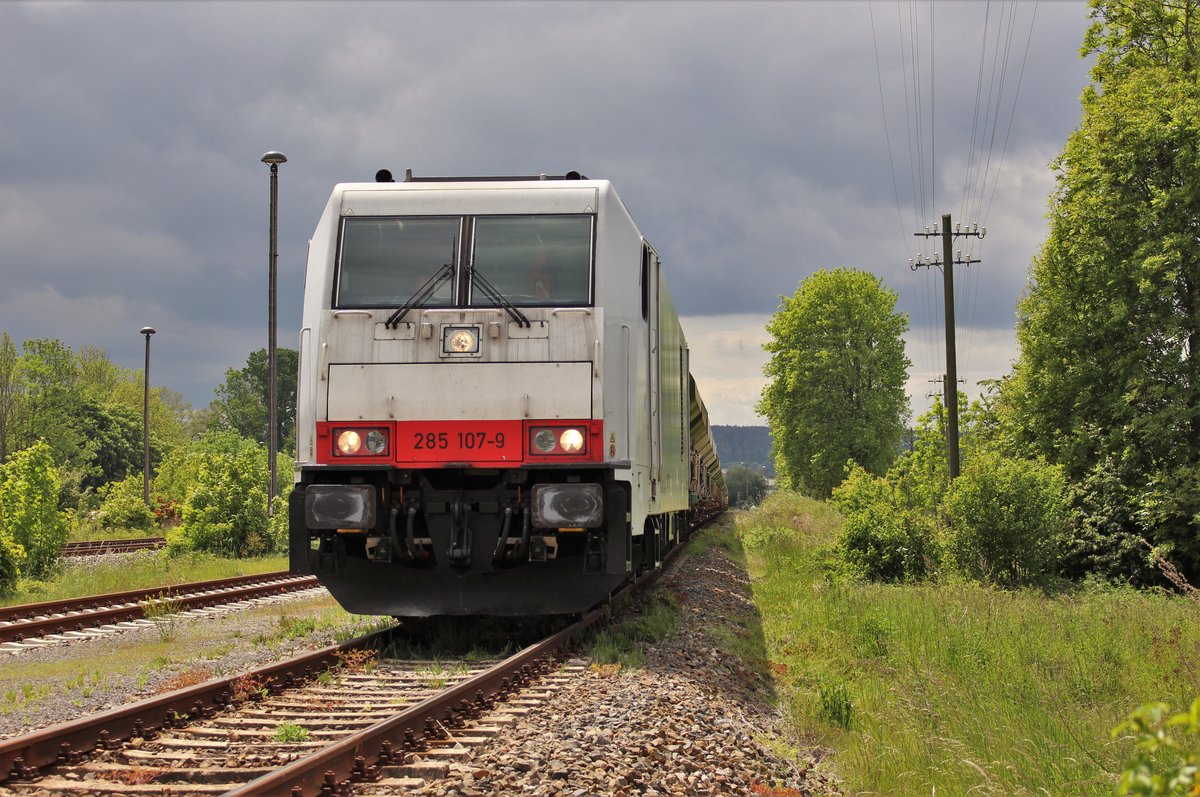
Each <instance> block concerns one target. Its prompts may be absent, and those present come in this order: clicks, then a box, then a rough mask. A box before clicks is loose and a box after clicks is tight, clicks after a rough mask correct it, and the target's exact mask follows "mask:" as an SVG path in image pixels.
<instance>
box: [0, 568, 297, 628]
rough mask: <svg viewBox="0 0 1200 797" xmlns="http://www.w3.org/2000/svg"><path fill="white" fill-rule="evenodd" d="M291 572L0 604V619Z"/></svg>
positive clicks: (130, 600) (273, 577)
mask: <svg viewBox="0 0 1200 797" xmlns="http://www.w3.org/2000/svg"><path fill="white" fill-rule="evenodd" d="M289 575H291V574H290V573H289V572H288V571H287V570H275V571H272V572H270V573H256V574H254V575H249V576H232V577H230V578H215V579H211V580H208V581H192V582H185V583H183V584H167V585H165V586H161V587H146V588H143V589H132V590H128V591H126V592H109V593H106V594H103V595H85V596H82V597H78V598H63V599H61V600H53V601H44V602H42V603H24V604H20V605H17V606H4V607H0V623H2V622H13V621H14V620H28V619H33V618H34V617H41V616H43V615H50V614H62V613H64V612H70V611H76V612H80V611H87V610H89V609H98V608H100V607H102V606H114V605H117V604H120V603H137V602H138V601H144V600H151V599H153V598H159V597H173V596H175V595H178V594H180V593H181V592H185V591H186V592H199V591H203V590H211V589H220V588H221V587H229V586H240V585H242V584H253V583H256V582H259V581H269V580H274V581H278V580H280V579H283V578H287V577H288V576H289Z"/></svg>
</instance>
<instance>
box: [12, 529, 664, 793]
mask: <svg viewBox="0 0 1200 797" xmlns="http://www.w3.org/2000/svg"><path fill="white" fill-rule="evenodd" d="M681 548H682V546H680V547H678V548H677V549H676V553H678V551H679V550H680V549H681ZM661 572H662V571H661V570H658V571H655V572H653V573H650V574H647V576H646V577H644V578H641V579H639V580H638V581H637V582H636V583H635V584H633V585H631V586H629V587H628V588H626V589H625V590H624V591H622V592H621V593H619V594H618V595H615V596H613V598H612V600H611V601H610V602H609V604H606V605H605V606H602V607H600V608H597V609H595V610H593V611H592V612H589V613H588V614H587V615H586V616H584V617H583V618H581V619H580V620H579V621H577V622H575V623H574V624H572V625H571V626H569V627H568V628H565V629H563V630H561V631H559V632H557V633H555V634H553V635H551V636H549V637H547V638H545V639H543V640H542V641H540V642H537V643H536V644H533V645H530V646H528V647H526V648H525V649H523V650H521V651H520V652H519V653H517V654H516V655H513V656H510V657H508V658H506V659H503V660H502V661H497V662H494V663H493V662H474V663H467V662H458V663H457V664H449V663H446V662H441V663H438V662H429V661H405V660H394V659H382V660H378V661H374V660H373V659H372V657H371V656H370V655H369V654H368V653H366V652H365V651H369V650H378V649H386V647H387V643H388V641H389V640H388V635H389V634H392V633H394V632H395V631H396V629H389V630H387V631H383V632H378V633H376V634H372V635H368V636H366V637H362V638H360V639H358V640H353V641H351V642H348V643H345V644H343V645H339V646H331V647H328V648H324V649H322V650H319V651H315V652H313V653H309V654H305V655H302V656H297V657H295V658H292V659H289V660H288V661H285V662H279V663H275V664H271V665H268V666H266V667H262V668H259V669H257V670H254V671H251V672H248V673H244V674H242V675H239V676H236V677H232V676H231V677H226V678H218V679H214V680H212V681H209V682H207V683H204V684H199V685H196V686H192V687H188V688H185V689H181V690H178V691H174V692H170V693H167V694H163V695H159V696H157V697H154V698H150V699H148V700H143V701H141V702H138V703H135V704H132V705H130V706H126V707H121V708H117V709H112V710H110V711H107V712H104V713H101V714H98V715H94V716H91V717H86V718H83V719H80V720H77V721H75V722H70V723H64V724H61V725H57V726H53V727H50V728H45V729H42V730H40V731H35V732H33V733H31V734H28V735H25V736H21V737H16V738H13V739H9V740H6V741H2V742H0V791H3V792H4V793H11V794H21V795H41V794H56V795H58V794H61V795H89V797H90V796H91V795H109V794H111V795H116V794H122V795H126V794H132V795H137V794H156V795H157V794H196V795H205V794H225V795H241V796H245V795H289V797H303V795H318V794H319V795H349V794H355V795H384V794H395V793H398V792H399V791H407V790H411V789H418V788H421V787H422V786H423V785H425V784H426V783H427V782H428V781H429V780H432V779H439V778H443V777H445V776H446V774H447V771H448V769H449V768H450V766H451V762H452V761H454V760H456V759H458V760H462V759H469V758H470V757H471V755H472V748H473V747H474V746H476V745H479V744H482V743H483V742H485V741H486V740H488V739H489V738H491V737H494V736H496V735H498V734H501V735H502V734H504V733H505V729H506V727H507V726H510V725H512V724H513V723H515V722H516V721H517V720H518V719H519V718H520V717H521V716H522V715H523V714H526V713H528V712H530V711H536V710H538V706H540V705H542V704H544V703H545V702H546V701H547V700H550V699H552V697H553V695H554V692H555V686H557V685H565V684H567V683H570V682H571V681H572V680H573V679H574V678H577V677H578V673H577V672H575V670H577V669H578V668H579V667H581V666H582V665H581V664H571V663H568V664H567V665H565V666H563V665H562V664H561V661H562V658H563V656H564V655H565V650H566V649H567V647H568V646H569V645H570V644H571V642H572V641H574V640H575V639H577V638H578V637H579V636H580V635H581V634H582V633H583V632H584V631H585V630H586V629H588V628H589V627H590V626H592V625H594V624H596V623H597V622H599V621H601V620H602V619H603V618H604V617H605V616H606V615H607V614H608V612H609V611H610V608H611V606H612V605H615V604H620V603H624V602H625V601H626V600H628V599H629V598H630V597H632V596H633V595H635V594H637V593H639V592H642V591H644V590H645V589H646V588H647V587H648V586H649V585H651V584H653V583H654V582H655V581H656V580H657V578H658V576H659V574H660V573H661ZM489 665H490V666H489ZM501 738H503V737H501Z"/></svg>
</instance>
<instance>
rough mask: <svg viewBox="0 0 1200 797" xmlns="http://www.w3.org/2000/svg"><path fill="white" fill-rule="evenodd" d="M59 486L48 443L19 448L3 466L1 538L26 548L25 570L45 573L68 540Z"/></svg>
mask: <svg viewBox="0 0 1200 797" xmlns="http://www.w3.org/2000/svg"><path fill="white" fill-rule="evenodd" d="M59 488H60V483H59V478H58V471H57V469H55V467H54V460H53V459H52V458H51V453H50V446H48V445H47V444H46V443H43V442H38V443H36V444H34V445H32V446H30V447H29V448H27V449H24V450H23V451H18V452H17V453H16V454H14V455H13V456H12V458H11V459H10V460H9V461H8V462H6V463H5V464H4V465H3V466H0V529H2V531H0V538H7V539H10V540H12V541H13V542H15V543H16V544H17V545H19V546H20V547H21V548H22V549H23V550H24V555H25V562H24V565H23V566H22V569H21V572H22V573H23V574H27V575H33V576H43V575H45V574H46V572H47V571H48V570H49V569H50V567H51V565H53V564H54V563H55V562H56V561H57V560H58V551H59V549H60V548H62V546H63V543H65V542H66V541H67V523H66V520H65V519H64V518H63V515H62V513H61V512H59V511H58V492H59ZM0 558H2V557H0ZM0 566H2V565H0Z"/></svg>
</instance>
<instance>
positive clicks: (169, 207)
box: [0, 2, 1087, 422]
mask: <svg viewBox="0 0 1200 797" xmlns="http://www.w3.org/2000/svg"><path fill="white" fill-rule="evenodd" d="M1006 8H1007V7H1006ZM916 11H917V13H920V14H926V13H935V14H936V23H937V28H936V30H937V33H938V39H937V41H936V46H937V48H936V55H935V65H936V66H937V67H938V69H937V70H936V73H934V77H935V88H936V91H937V94H936V107H935V108H934V107H930V106H928V105H924V106H922V108H923V112H924V113H926V115H927V116H929V115H932V116H933V117H934V119H935V120H936V122H937V125H936V142H937V152H938V156H937V161H936V168H932V169H929V170H927V172H926V173H924V174H925V175H926V176H927V177H928V179H929V181H930V182H929V184H930V185H933V186H936V189H937V190H936V196H937V197H938V199H937V200H936V204H934V202H930V201H929V198H928V197H927V198H926V200H925V201H924V203H923V202H922V201H921V199H920V196H919V192H915V191H913V190H912V186H913V185H914V183H915V182H919V180H920V179H925V177H923V176H921V175H920V174H915V173H914V168H915V164H916V159H915V158H914V157H913V155H914V154H915V153H917V152H926V151H928V152H932V151H933V148H932V144H933V143H934V142H933V141H932V140H931V139H930V137H929V136H928V135H927V136H925V137H924V138H923V139H921V140H920V141H917V137H916V136H915V135H914V136H913V137H912V139H911V140H910V138H909V122H910V121H911V120H912V118H913V117H912V116H911V115H910V114H909V109H910V108H915V107H916V103H915V98H914V97H913V95H912V93H911V89H912V88H913V85H912V84H911V79H912V75H911V73H910V72H908V71H906V70H909V69H910V67H911V64H912V59H911V55H912V52H913V51H912V50H911V49H909V50H905V51H904V52H902V51H901V49H900V48H901V44H902V42H905V41H907V42H908V44H906V45H905V46H906V47H909V48H911V39H907V40H906V39H904V38H903V36H904V35H911V28H910V27H908V26H907V22H908V20H906V19H905V18H903V15H904V14H907V13H908V12H907V11H904V10H903V9H901V8H900V7H899V6H891V5H886V4H882V3H875V4H873V5H868V4H866V3H844V2H805V3H722V2H716V3H687V2H685V3H632V2H613V3H586V2H585V3H555V2H540V3H417V2H413V3H337V4H321V3H290V2H244V3H148V4H144V3H135V4H121V3H74V4H72V3H53V4H50V3H4V4H0V29H3V30H4V31H5V47H4V48H0V103H2V104H3V107H4V108H5V114H4V116H3V117H2V118H0V159H2V160H3V162H4V164H5V169H4V172H3V174H0V271H2V273H3V276H4V280H5V285H6V293H5V295H4V296H3V297H0V311H2V312H3V316H2V319H0V327H3V328H4V329H6V330H8V331H9V332H10V334H12V335H13V337H14V338H17V339H24V338H29V337H61V338H62V339H63V340H64V341H65V342H67V343H68V344H69V345H72V346H76V347H78V346H79V345H82V344H84V343H88V344H98V345H102V346H106V347H107V348H108V349H109V350H110V353H111V354H112V356H113V357H114V358H115V359H117V360H118V361H119V362H121V363H122V364H124V365H127V366H130V367H138V366H139V365H140V357H141V344H142V341H141V339H140V337H139V336H137V334H136V329H137V328H139V327H140V326H141V325H143V324H145V323H150V324H152V325H154V326H156V327H158V328H159V330H160V332H159V336H158V337H156V339H155V346H156V347H158V346H159V344H160V341H161V346H162V357H161V363H162V367H161V369H157V368H156V373H161V374H162V375H163V379H164V381H165V382H166V384H168V385H169V386H170V387H172V388H174V389H177V390H180V391H182V392H183V393H184V394H185V395H186V397H187V398H188V399H189V400H191V401H193V402H195V403H197V404H206V403H207V402H208V401H209V400H210V399H211V397H212V389H213V387H215V385H216V384H217V383H218V382H219V381H220V379H221V378H222V377H223V372H224V368H226V367H237V366H240V365H241V364H242V363H244V362H245V359H246V356H247V354H248V353H249V352H250V351H252V350H254V349H257V348H261V347H263V346H265V345H266V324H267V320H266V315H267V308H266V299H267V297H266V260H267V248H268V245H267V220H268V216H267V186H268V182H267V170H266V167H265V166H263V164H261V163H260V162H259V157H260V156H261V154H262V153H263V152H265V151H267V150H270V149H278V150H280V151H283V152H284V153H286V154H287V156H288V158H289V161H288V163H287V164H285V165H284V166H283V167H281V170H280V177H279V179H280V205H279V214H280V215H279V222H280V228H279V252H280V256H279V324H280V332H279V340H280V342H281V345H290V344H291V343H292V342H293V341H295V340H296V338H297V335H298V328H299V324H300V303H301V298H302V291H303V268H304V259H305V242H306V241H307V239H308V237H309V235H310V234H311V232H312V230H313V228H314V226H315V224H316V221H317V218H318V216H319V215H320V212H321V210H322V208H323V207H324V204H325V201H326V198H327V196H328V192H329V190H330V188H331V187H332V186H333V185H334V184H335V183H338V182H346V181H354V180H370V179H371V178H372V175H373V174H374V173H375V171H376V170H377V169H379V168H384V167H386V168H390V169H392V171H393V172H395V173H397V174H401V173H403V170H404V169H405V168H406V167H411V168H413V169H414V171H415V172H416V173H418V174H422V175H448V174H514V173H515V174H520V173H528V174H533V173H539V172H550V173H555V172H558V173H561V172H564V171H566V170H568V169H579V170H581V171H583V172H584V173H585V174H588V175H589V176H591V177H599V178H607V179H611V180H613V182H614V184H615V185H616V187H617V189H618V191H619V192H620V194H621V196H622V198H623V200H624V201H625V203H626V205H627V206H628V207H629V208H630V210H631V212H632V213H633V216H634V218H635V219H636V220H637V221H638V224H639V226H640V227H641V228H642V230H643V232H644V233H645V234H646V235H647V237H648V238H649V239H650V240H651V241H652V242H653V243H654V244H655V246H656V248H657V249H658V251H659V252H660V254H661V255H662V257H663V260H664V263H665V264H666V269H667V274H668V281H669V284H670V287H671V293H672V296H673V297H674V299H675V301H676V304H677V306H678V307H679V309H680V312H681V313H683V314H684V315H685V316H687V317H688V319H689V322H691V323H693V326H695V327H696V328H697V330H698V331H697V332H696V333H695V334H696V335H697V337H696V342H695V343H696V345H697V346H699V347H700V348H702V349H711V350H712V352H713V357H712V359H714V360H716V361H720V362H723V363H725V364H726V365H727V366H728V368H729V369H731V370H729V371H727V372H721V371H709V372H708V373H707V374H706V377H705V378H706V379H707V380H708V381H710V382H711V383H712V385H713V387H712V389H711V390H710V391H706V393H705V395H706V401H707V402H708V405H709V408H710V411H712V412H713V413H714V414H715V415H717V416H718V417H720V416H721V415H723V414H725V413H726V412H727V413H728V416H729V417H730V418H740V419H743V421H731V422H749V421H750V420H751V416H752V406H753V403H754V401H755V400H756V399H757V391H758V389H759V387H757V386H756V383H755V381H754V380H755V379H760V378H761V375H760V374H758V373H756V368H754V367H750V366H749V362H750V360H751V359H752V358H750V357H749V356H748V355H747V356H746V357H742V358H739V357H737V356H736V354H735V352H737V351H739V350H738V349H737V348H736V345H738V344H739V343H740V345H742V346H743V347H744V350H746V351H754V350H756V347H757V346H758V345H760V343H759V342H756V341H757V340H758V339H757V337H756V336H757V335H760V334H761V331H756V330H755V327H756V326H758V327H761V325H762V324H761V323H759V322H758V321H752V320H751V319H761V321H763V322H765V318H766V316H767V314H769V313H770V312H772V311H773V310H774V309H775V307H776V305H777V296H778V295H779V294H781V293H782V294H790V293H792V292H793V291H794V290H795V288H796V286H797V285H798V284H799V282H800V281H801V280H802V279H804V277H806V276H807V275H808V274H810V273H812V271H814V270H816V269H818V268H828V267H835V266H840V265H850V266H856V267H860V268H866V269H870V270H871V271H873V272H874V273H876V274H878V275H880V276H881V277H882V278H883V279H884V280H885V282H886V283H887V284H888V285H890V286H892V287H893V288H894V289H896V290H897V292H898V294H899V307H900V309H902V310H904V311H905V312H907V313H908V314H909V316H910V318H911V322H912V325H913V328H914V334H913V336H912V339H913V345H912V349H913V350H914V351H918V352H920V354H919V356H916V355H911V354H910V356H912V357H913V360H914V378H916V377H915V375H916V374H917V373H918V372H920V373H922V374H923V373H926V372H930V371H932V370H933V369H936V368H938V366H937V365H936V359H937V355H936V354H935V350H936V346H937V345H939V344H938V343H937V341H938V340H939V339H940V325H941V318H940V314H941V309H940V298H938V297H939V295H940V294H939V291H938V285H937V278H936V276H935V275H934V274H930V273H921V274H912V273H911V272H909V271H908V270H907V267H906V261H907V259H908V258H909V257H910V256H912V254H913V253H914V252H915V251H917V247H918V246H919V245H920V244H919V242H918V240H917V239H914V238H913V237H912V235H911V233H912V231H913V230H915V229H917V228H918V227H919V226H920V225H921V224H924V223H928V221H929V220H930V218H929V217H932V216H934V215H936V214H940V213H941V212H944V211H945V210H947V209H949V210H951V211H952V212H954V213H955V214H956V217H957V216H958V215H959V214H961V213H963V212H965V211H960V209H959V204H960V202H959V199H958V194H959V193H961V189H962V186H963V183H964V177H965V176H966V175H967V174H968V173H970V171H971V169H972V168H976V169H977V168H978V164H979V162H980V161H979V160H978V159H973V157H972V148H971V146H970V142H971V141H972V140H976V141H983V139H982V138H979V137H977V138H975V139H973V138H972V131H973V130H976V131H978V130H979V129H981V128H983V127H984V125H983V121H981V120H985V119H986V118H988V111H987V109H986V108H985V107H981V106H979V105H978V104H976V99H975V97H976V89H977V87H978V85H979V80H978V78H977V75H978V70H979V67H980V64H981V59H980V53H981V52H984V53H988V54H991V53H995V54H996V56H997V58H999V57H1000V55H1001V54H1002V52H1004V51H1003V50H997V49H994V48H992V47H991V44H992V43H993V42H994V41H995V40H994V39H989V38H988V37H987V36H985V35H984V31H985V29H984V25H983V23H984V18H985V17H987V14H988V13H990V12H988V10H987V9H986V8H984V9H981V8H980V7H979V6H978V5H977V4H970V3H962V4H947V3H935V4H931V5H930V6H929V8H927V9H926V8H917V9H916ZM898 12H900V13H899V15H898ZM995 13H999V12H998V11H997V12H995ZM1013 13H1016V14H1017V15H1018V16H1017V17H1016V18H1015V19H1016V24H1015V25H1014V27H1013V30H1015V31H1017V32H1018V33H1020V32H1022V31H1025V30H1028V25H1027V23H1028V21H1029V20H1030V19H1031V17H1032V13H1033V6H1031V5H1029V4H1015V7H1014V8H1013ZM1036 14H1037V18H1036V24H1035V25H1034V27H1033V29H1032V30H1033V38H1032V39H1031V40H1030V48H1029V56H1028V60H1027V62H1026V63H1025V71H1024V78H1023V82H1022V84H1021V89H1020V96H1019V102H1018V103H1017V105H1016V109H1017V112H1016V116H1015V117H1014V120H1013V124H1012V128H1011V130H1012V132H1011V136H1009V135H1008V132H1007V128H1006V127H1001V128H998V133H997V144H996V146H997V148H998V147H999V144H1000V141H1001V139H1000V138H999V136H1000V135H1004V136H1008V138H1007V141H1008V146H1007V149H1006V150H1005V153H1004V159H1003V169H1002V170H999V171H998V175H999V177H998V180H996V181H994V185H995V192H994V200H993V199H992V196H993V195H992V194H990V193H989V194H988V207H990V212H989V213H988V218H987V222H988V227H989V235H988V238H987V239H986V242H985V243H984V245H983V246H980V247H977V248H976V249H975V250H974V251H975V252H976V254H977V256H980V257H981V258H982V259H983V261H984V262H983V263H982V264H980V265H979V266H977V267H976V266H973V267H972V268H971V269H970V270H969V271H967V272H965V273H964V274H963V277H962V281H961V291H962V294H961V299H960V303H959V307H960V308H961V316H960V317H961V318H962V319H963V321H962V323H963V325H964V328H972V327H974V328H978V329H979V330H983V333H982V334H983V335H984V336H985V337H987V339H988V340H993V339H994V340H996V341H1001V340H1003V339H1004V334H1003V333H1004V331H1005V330H1011V327H1012V318H1013V309H1014V308H1013V306H1014V303H1015V301H1016V297H1017V296H1018V295H1019V294H1020V291H1021V290H1022V288H1023V285H1024V280H1025V273H1026V271H1025V270H1026V268H1027V266H1028V263H1029V260H1030V258H1031V257H1032V256H1033V254H1034V253H1035V252H1036V250H1037V246H1038V245H1039V243H1040V240H1041V238H1042V236H1043V235H1044V221H1043V219H1042V216H1043V213H1044V209H1045V199H1046V195H1047V193H1048V192H1049V191H1050V190H1051V188H1052V185H1053V183H1052V176H1051V175H1050V173H1049V171H1048V169H1047V164H1048V163H1049V161H1050V160H1051V159H1053V157H1054V156H1055V154H1056V153H1057V152H1058V151H1059V150H1060V149H1061V147H1062V144H1063V142H1064V140H1065V137H1066V135H1067V134H1068V133H1069V131H1070V130H1071V129H1072V128H1073V127H1074V125H1075V124H1076V123H1077V122H1078V117H1079V107H1078V102H1077V99H1076V98H1077V96H1078V94H1079V92H1080V90H1081V89H1082V87H1083V85H1084V83H1085V81H1086V64H1085V63H1084V62H1082V61H1080V59H1079V58H1078V45H1079V42H1080V40H1081V37H1082V32H1083V28H1084V26H1085V24H1086V15H1087V9H1086V5H1085V4H1084V3H1082V2H1078V3H1075V2H1072V3H1052V4H1041V5H1039V6H1037V7H1036ZM921 19H922V20H924V21H925V22H928V17H927V16H926V17H922V18H921ZM872 22H874V34H873V33H872ZM997 22H998V20H997V19H995V18H991V19H989V21H988V28H987V29H986V30H987V32H988V36H993V37H994V36H995V35H996V31H998V30H1002V28H999V27H997ZM924 29H925V28H921V30H924ZM905 31H910V32H909V33H905ZM927 44H928V43H925V45H927ZM930 52H931V50H928V49H924V48H922V49H921V50H920V51H919V53H920V54H921V55H922V57H924V56H928V54H929V53H930ZM1023 52H1024V41H1023V40H1018V39H1017V38H1014V41H1013V43H1012V46H1011V47H1010V48H1009V50H1008V59H1009V61H1008V64H1007V66H1008V69H1009V71H1008V72H1006V73H1005V74H1007V75H1010V76H1012V78H1015V75H1016V74H1017V66H1018V61H1017V59H1018V57H1020V56H1021V55H1022V54H1023ZM876 53H878V61H877V60H876V59H877V56H876ZM905 53H908V55H909V56H910V57H909V58H908V59H906V58H905V57H904V55H905ZM877 63H878V70H877V66H876V64H877ZM999 63H1000V61H999V60H998V61H997V64H999ZM984 65H985V66H987V67H988V68H991V67H990V65H989V64H986V63H985V64H984ZM922 74H924V73H922ZM906 75H908V79H909V81H910V83H909V85H908V87H907V89H906V85H905V79H906ZM983 85H985V86H986V85H987V84H986V82H985V83H984V84H983ZM881 88H882V97H881ZM1014 90H1015V84H1014V83H1012V82H1010V83H1009V84H1008V85H1007V90H1006V93H1005V94H1004V95H1003V96H1004V97H1005V98H1006V101H1007V98H1011V97H1013V96H1014ZM906 91H908V93H907V94H906ZM1006 108H1007V106H1004V107H1001V108H1000V109H999V110H1000V112H1002V113H1007V111H1006V110H1005V109H1006ZM1001 118H1002V119H1007V117H1006V116H1001ZM885 119H886V121H887V129H888V132H887V135H885V133H884V121H885ZM933 130H934V128H932V127H931V128H930V130H929V131H927V132H933ZM889 140H890V142H891V145H892V146H891V148H890V151H889V146H888V143H889ZM981 151H982V150H981ZM996 151H997V152H998V149H997V150H996ZM931 157H932V156H931ZM998 164H999V159H998V158H997V159H996V160H995V161H994V162H993V165H994V166H998ZM893 177H894V180H895V182H893ZM930 193H933V192H932V191H931V192H930ZM943 203H945V205H946V207H943ZM705 318H711V319H714V320H712V321H708V322H706V321H705V320H704V319H705ZM733 319H741V320H739V321H735V320H733ZM710 335H711V336H713V337H711V338H710V337H709V336H710ZM742 336H744V339H743V337H742ZM168 341H179V348H178V349H171V348H170V346H173V345H175V344H174V343H168ZM184 341H186V344H185V343H184ZM989 345H990V344H989ZM996 345H998V346H999V345H1002V344H999V343H998V344H996ZM156 351H157V349H156ZM1010 353H1013V354H1015V351H1012V350H1010ZM989 356H990V355H989ZM997 356H998V355H997ZM993 359H995V358H993ZM158 361H160V360H159V359H158V358H156V362H158ZM997 361H998V360H997ZM696 362H697V363H700V362H701V358H700V357H699V356H697V357H696ZM989 362H990V360H989ZM964 365H967V364H964ZM702 367H705V368H707V366H702ZM759 367H760V366H759ZM989 367H990V366H989ZM172 369H174V370H172ZM168 379H170V380H172V381H166V380H168ZM176 379H177V380H178V381H174V380H176ZM709 393H711V394H713V398H709ZM725 406H728V408H729V409H728V410H726V409H724V407H725Z"/></svg>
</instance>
